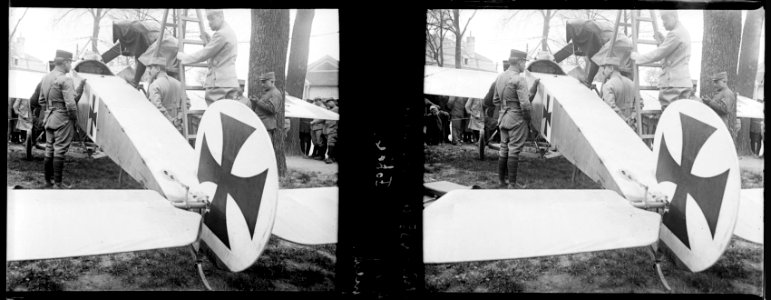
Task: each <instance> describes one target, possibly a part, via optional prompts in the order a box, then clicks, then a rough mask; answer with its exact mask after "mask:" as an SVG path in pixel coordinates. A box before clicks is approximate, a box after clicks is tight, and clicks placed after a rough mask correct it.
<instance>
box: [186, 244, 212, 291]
mask: <svg viewBox="0 0 771 300" xmlns="http://www.w3.org/2000/svg"><path fill="white" fill-rule="evenodd" d="M196 242H198V241H196ZM189 249H190V253H192V254H193V259H194V260H195V267H196V270H197V271H198V276H200V277H201V282H203V285H204V287H206V290H207V291H213V289H212V288H211V286H210V285H209V281H208V280H206V274H204V273H203V256H202V255H200V253H199V251H200V249H201V248H198V250H196V249H195V247H193V246H192V245H191V246H190V248H189Z"/></svg>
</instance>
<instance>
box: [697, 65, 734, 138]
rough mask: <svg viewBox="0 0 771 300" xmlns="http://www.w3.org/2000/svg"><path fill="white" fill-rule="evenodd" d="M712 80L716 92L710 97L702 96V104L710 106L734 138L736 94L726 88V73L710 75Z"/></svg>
mask: <svg viewBox="0 0 771 300" xmlns="http://www.w3.org/2000/svg"><path fill="white" fill-rule="evenodd" d="M711 79H712V82H713V83H714V84H715V86H717V94H715V95H714V96H712V99H709V98H703V99H702V100H703V101H704V104H706V105H707V106H709V107H711V108H712V110H714V111H715V112H716V113H717V114H718V115H719V116H720V118H721V119H723V123H725V125H726V127H727V128H728V132H730V133H731V137H733V138H734V140H736V134H737V131H738V130H737V128H736V94H734V92H733V91H731V89H729V88H728V83H727V82H728V74H726V72H720V73H717V74H714V75H712V78H711Z"/></svg>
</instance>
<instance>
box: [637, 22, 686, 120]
mask: <svg viewBox="0 0 771 300" xmlns="http://www.w3.org/2000/svg"><path fill="white" fill-rule="evenodd" d="M661 21H662V23H664V28H665V29H666V30H668V31H669V33H668V34H667V36H666V37H664V36H663V34H661V33H660V32H657V34H656V35H655V38H656V41H657V42H658V43H659V46H658V48H656V50H653V51H651V52H649V53H645V54H639V53H637V52H632V54H631V58H632V59H633V60H635V61H636V62H637V64H646V63H651V62H655V61H661V68H662V70H663V72H662V73H661V76H660V77H659V102H660V103H661V111H664V109H666V108H667V105H669V103H671V102H672V101H675V100H678V99H688V97H689V96H690V95H691V73H690V69H689V66H688V61H689V60H690V59H691V36H690V35H689V34H688V31H687V30H685V27H684V26H683V25H682V24H680V22H679V21H678V20H677V12H676V11H674V10H666V11H663V12H662V13H661Z"/></svg>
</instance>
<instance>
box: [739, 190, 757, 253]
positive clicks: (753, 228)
mask: <svg viewBox="0 0 771 300" xmlns="http://www.w3.org/2000/svg"><path fill="white" fill-rule="evenodd" d="M740 199H741V202H740V203H739V216H738V218H737V219H736V228H734V235H736V236H738V237H740V238H743V239H745V240H748V241H750V242H753V243H758V244H763V189H762V188H761V189H743V190H742V192H741V196H740Z"/></svg>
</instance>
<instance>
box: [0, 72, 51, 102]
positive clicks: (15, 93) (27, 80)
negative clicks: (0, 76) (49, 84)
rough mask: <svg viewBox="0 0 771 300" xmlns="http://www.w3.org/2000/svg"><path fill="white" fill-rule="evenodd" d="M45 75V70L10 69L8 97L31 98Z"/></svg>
mask: <svg viewBox="0 0 771 300" xmlns="http://www.w3.org/2000/svg"><path fill="white" fill-rule="evenodd" d="M44 76H46V73H43V72H35V71H27V70H16V69H10V70H8V98H20V99H29V97H30V96H32V93H34V92H35V87H37V84H38V83H40V81H41V80H42V79H43V77H44ZM35 101H37V99H35Z"/></svg>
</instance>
